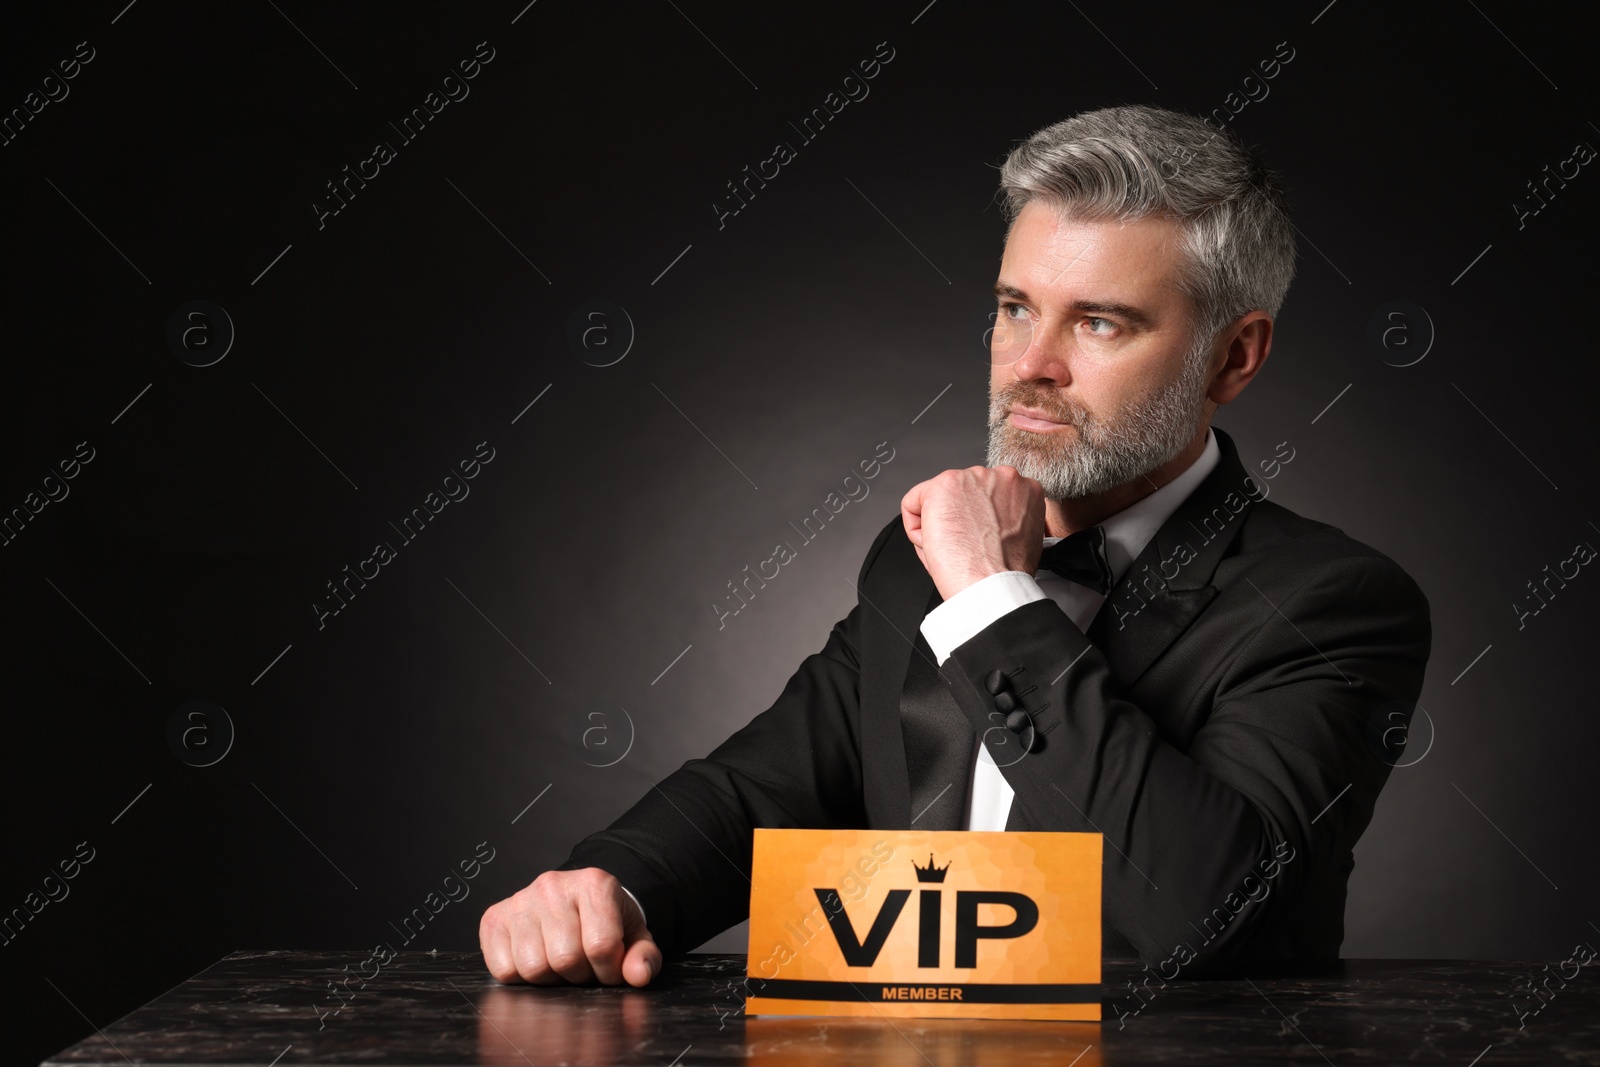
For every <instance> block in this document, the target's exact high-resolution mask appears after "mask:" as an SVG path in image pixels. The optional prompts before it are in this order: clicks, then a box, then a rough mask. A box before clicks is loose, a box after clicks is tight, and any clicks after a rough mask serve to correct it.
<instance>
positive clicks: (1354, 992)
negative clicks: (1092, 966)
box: [45, 951, 1600, 1067]
mask: <svg viewBox="0 0 1600 1067" xmlns="http://www.w3.org/2000/svg"><path fill="white" fill-rule="evenodd" d="M362 959H363V954H362V953H357V952H303V951H272V952H236V953H234V954H232V955H230V956H228V957H226V958H225V959H223V960H221V961H219V962H218V963H216V964H214V965H212V966H211V967H209V968H207V969H206V970H205V971H203V972H201V973H200V974H199V975H197V976H195V977H194V978H192V979H190V980H189V981H187V982H185V983H183V984H182V985H179V986H177V987H176V988H174V989H172V990H171V991H169V992H167V993H166V994H164V995H162V996H160V997H158V998H156V999H155V1000H153V1001H151V1002H150V1003H149V1004H147V1005H145V1006H144V1007H142V1008H140V1009H139V1010H137V1011H135V1012H133V1013H131V1014H130V1015H128V1016H127V1017H125V1018H123V1019H121V1020H119V1021H118V1022H116V1023H113V1024H112V1025H110V1026H107V1027H104V1028H103V1030H102V1031H101V1032H100V1034H98V1035H96V1036H93V1037H90V1038H88V1039H86V1040H84V1041H82V1042H80V1043H78V1044H77V1045H74V1046H73V1047H72V1048H69V1049H67V1050H66V1051H64V1052H62V1053H60V1054H59V1055H57V1056H55V1057H53V1058H51V1059H49V1060H46V1061H45V1063H46V1065H53V1064H63V1065H64V1064H78V1065H82V1064H104V1065H107V1067H110V1065H118V1067H122V1065H126V1064H130V1063H131V1064H146V1063H148V1064H191V1065H193V1064H216V1065H223V1064H227V1065H242V1064H260V1065H262V1067H267V1065H273V1064H276V1065H278V1067H289V1065H290V1064H298V1063H327V1064H357V1063H359V1064H408V1065H423V1064H427V1065H437V1067H443V1065H454V1064H509V1065H517V1067H533V1065H537V1067H545V1065H547V1064H572V1065H591V1064H592V1065H624V1064H626V1065H635V1064H637V1065H649V1067H690V1065H693V1064H749V1065H758V1067H780V1065H790V1064H808V1063H818V1062H827V1063H830V1064H856V1063H859V1064H872V1065H874V1067H902V1065H903V1067H946V1065H957V1064H960V1065H969V1064H971V1065H983V1064H1003V1065H1005V1067H1026V1065H1030V1064H1046V1063H1049V1064H1058V1065H1072V1067H1098V1065H1109V1064H1134V1063H1159V1064H1248V1063H1281V1062H1296V1063H1302V1064H1324V1063H1326V1064H1330V1065H1331V1064H1338V1065H1339V1067H1346V1065H1348V1064H1357V1063H1385V1064H1392V1063H1400V1062H1408V1063H1411V1062H1415V1063H1450V1064H1458V1065H1460V1067H1467V1065H1468V1064H1472V1063H1479V1064H1480V1067H1501V1065H1503V1064H1510V1063H1516V1064H1525V1063H1539V1064H1554V1063H1564V1064H1573V1063H1594V1064H1600V1010H1597V1009H1600V994H1597V990H1600V977H1597V976H1596V975H1595V974H1593V973H1591V972H1589V971H1588V970H1587V969H1585V970H1584V971H1582V972H1580V973H1578V974H1577V975H1576V976H1575V977H1572V978H1571V979H1570V980H1567V981H1565V982H1564V983H1563V981H1562V979H1561V978H1560V977H1559V976H1556V964H1555V963H1554V962H1552V963H1551V964H1550V965H1549V969H1548V970H1545V969H1544V967H1543V965H1541V964H1540V963H1538V962H1526V961H1515V962H1508V961H1492V962H1491V961H1477V960H1348V961H1344V962H1343V963H1342V964H1340V965H1338V966H1337V967H1335V968H1332V969H1323V970H1321V971H1319V972H1317V973H1310V972H1305V973H1301V974H1298V975H1293V974H1288V973H1279V974H1277V975H1265V974H1263V975H1254V976H1250V977H1246V978H1240V979H1228V980H1214V981H1184V980H1181V979H1180V980H1175V981H1171V982H1168V983H1166V986H1165V988H1162V987H1161V986H1160V984H1159V982H1156V981H1151V982H1150V983H1149V988H1150V990H1151V992H1149V993H1147V994H1145V999H1143V1000H1136V999H1135V998H1134V996H1133V994H1132V993H1131V992H1129V990H1128V988H1127V985H1126V983H1127V982H1128V981H1129V980H1130V979H1132V978H1134V977H1135V976H1142V972H1141V970H1140V967H1139V965H1138V964H1137V963H1136V962H1134V961H1122V960H1107V961H1106V963H1105V975H1104V977H1105V1001H1104V1003H1105V1014H1106V1018H1105V1021H1104V1022H1100V1023H1056V1022H998V1021H978V1020H970V1021H968V1020H926V1021H924V1020H916V1019H895V1020H893V1021H891V1020H889V1019H886V1018H883V1019H879V1018H864V1019H852V1018H839V1017H826V1018H825V1017H812V1018H778V1017H749V1018H747V1017H745V1016H744V1015H743V1013H742V1011H741V1006H742V1004H743V999H742V994H743V988H742V984H741V982H740V979H741V977H742V976H743V973H744V957H743V956H737V955H693V956H688V957H686V958H684V959H681V960H678V961H675V962H673V963H672V964H669V965H668V967H667V968H666V970H665V971H663V973H662V974H661V975H659V976H658V977H657V979H656V981H655V982H654V983H652V985H651V986H650V987H649V988H648V989H644V990H633V989H625V988H624V989H619V988H603V987H598V986H590V987H559V988H555V987H539V988H536V987H531V986H502V985H500V984H499V983H497V982H496V981H495V980H494V979H493V978H491V977H490V976H489V975H488V973H487V972H486V971H485V970H484V968H483V961H482V959H481V958H480V957H479V955H478V954H477V953H476V952H439V953H421V952H402V953H400V954H398V956H397V957H396V958H395V959H394V960H393V961H392V962H390V963H389V964H388V965H387V966H385V967H384V968H382V969H381V970H380V971H379V972H378V973H377V974H376V976H374V977H372V978H371V979H370V980H367V981H366V982H365V984H364V985H362V984H361V983H360V981H359V980H357V981H345V982H344V985H343V988H344V989H346V990H348V991H347V992H343V993H339V994H336V993H335V992H334V990H333V987H334V984H335V983H336V982H339V981H340V980H342V979H345V978H346V976H349V975H353V974H354V973H355V970H356V967H357V965H358V964H359V963H360V962H361V961H362ZM347 968H348V969H347ZM1547 976H1548V977H1550V980H1549V981H1548V982H1545V981H1544V979H1545V978H1546V977H1547ZM1529 977H1532V978H1533V979H1534V980H1535V981H1536V982H1539V983H1540V984H1541V988H1544V989H1547V990H1549V992H1548V993H1547V995H1546V997H1545V998H1544V999H1542V1000H1541V999H1537V998H1535V997H1534V996H1533V994H1532V993H1529V992H1519V990H1522V989H1524V988H1525V984H1524V979H1526V978H1529ZM1140 989H1141V991H1143V990H1144V989H1145V986H1144V985H1142V984H1141V986H1140ZM1119 993H1120V995H1119ZM1141 1005H1142V1006H1141ZM1541 1005H1542V1007H1541ZM1535 1008H1537V1009H1538V1011H1537V1013H1536V1014H1535V1013H1534V1009H1535ZM1519 1012H1520V1013H1525V1014H1522V1015H1521V1018H1520V1020H1519ZM1519 1022H1520V1024H1521V1025H1519ZM1480 1054H1482V1059H1481V1061H1480V1060H1475V1057H1479V1056H1480Z"/></svg>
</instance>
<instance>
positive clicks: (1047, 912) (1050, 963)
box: [745, 830, 1101, 1019]
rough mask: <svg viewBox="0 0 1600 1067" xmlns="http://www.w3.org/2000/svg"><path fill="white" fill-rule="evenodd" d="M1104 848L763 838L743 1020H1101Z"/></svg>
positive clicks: (783, 834)
mask: <svg viewBox="0 0 1600 1067" xmlns="http://www.w3.org/2000/svg"><path fill="white" fill-rule="evenodd" d="M1100 843H1101V838H1100V835H1099V834H1076V833H1021V832H1016V833H1013V832H1004V833H999V832H987V831H964V830H948V831H944V830H940V831H891V830H757V831H756V832H755V857H754V864H753V872H752V875H753V876H752V879H751V890H750V954H749V968H748V969H749V989H750V993H751V996H750V997H749V998H747V1000H746V1001H745V1010H746V1011H747V1012H748V1013H749V1014H752V1015H902V1016H903V1015H921V1016H937V1017H944V1018H987V1019H1098V1018H1100Z"/></svg>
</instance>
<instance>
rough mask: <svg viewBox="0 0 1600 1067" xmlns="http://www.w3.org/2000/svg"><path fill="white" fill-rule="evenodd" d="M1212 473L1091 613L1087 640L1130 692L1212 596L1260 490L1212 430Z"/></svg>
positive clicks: (1228, 442)
mask: <svg viewBox="0 0 1600 1067" xmlns="http://www.w3.org/2000/svg"><path fill="white" fill-rule="evenodd" d="M1212 431H1213V432H1214V433H1215V434H1216V435H1217V446H1218V449H1219V451H1220V453H1221V454H1220V456H1219V457H1218V460H1217V465H1216V466H1215V467H1214V468H1212V471H1211V473H1210V474H1209V475H1207V476H1206V478H1205V480H1204V481H1202V482H1201V483H1200V484H1199V485H1198V486H1196V487H1195V490H1194V492H1192V493H1190V494H1189V496H1188V498H1187V499H1186V500H1184V501H1183V503H1181V504H1179V505H1178V507H1177V509H1176V510H1175V511H1173V513H1172V514H1171V515H1170V516H1169V517H1168V518H1167V521H1166V522H1164V523H1162V525H1161V528H1160V529H1159V530H1157V531H1156V535H1155V536H1154V537H1152V538H1151V539H1150V542H1149V544H1147V545H1145V547H1144V549H1143V551H1141V552H1140V553H1139V558H1138V559H1136V560H1134V561H1133V563H1132V565H1130V566H1129V567H1128V570H1127V572H1126V573H1125V574H1123V576H1122V578H1121V580H1120V581H1118V582H1117V585H1116V587H1115V588H1113V589H1112V590H1111V595H1110V596H1108V597H1107V598H1106V601H1105V603H1104V604H1102V605H1101V607H1100V610H1099V611H1098V612H1096V613H1095V617H1094V621H1093V622H1092V623H1091V624H1090V625H1089V631H1088V633H1087V635H1086V636H1087V637H1088V638H1089V640H1090V641H1092V642H1093V643H1094V644H1095V645H1096V646H1098V647H1099V648H1100V650H1101V651H1102V652H1103V653H1105V657H1106V660H1107V661H1108V662H1109V663H1110V665H1111V672H1112V674H1113V675H1115V676H1116V678H1117V680H1118V682H1120V683H1121V684H1122V686H1123V687H1124V688H1132V687H1133V685H1134V684H1135V683H1136V682H1137V681H1138V680H1139V679H1140V677H1142V676H1143V674H1144V672H1145V671H1147V670H1148V669H1149V668H1150V665H1151V664H1152V663H1154V662H1155V661H1156V659H1157V658H1159V657H1160V656H1161V654H1162V653H1163V652H1165V651H1166V650H1167V649H1168V648H1169V647H1171V645H1172V643H1173V641H1175V640H1177V638H1178V635H1179V634H1181V633H1183V631H1185V630H1187V629H1188V628H1189V625H1190V624H1191V623H1192V622H1194V620H1195V617H1196V616H1197V615H1199V614H1200V612H1201V611H1202V610H1203V609H1204V608H1205V606H1206V605H1207V604H1209V603H1210V602H1211V599H1212V598H1213V597H1214V596H1216V595H1217V590H1216V587H1215V586H1213V585H1212V584H1211V578H1212V576H1213V575H1214V574H1215V573H1216V570H1217V565H1218V564H1219V563H1220V562H1221V561H1222V557H1223V555H1224V554H1225V553H1226V552H1227V550H1228V546H1229V545H1230V544H1232V543H1233V540H1234V538H1235V537H1237V536H1238V534H1239V531H1240V529H1242V528H1243V526H1244V521H1245V518H1246V516H1247V515H1248V514H1249V512H1250V508H1251V507H1252V506H1253V504H1254V503H1255V501H1256V500H1257V499H1260V498H1261V491H1260V485H1259V484H1258V483H1257V482H1256V481H1255V480H1254V479H1252V478H1251V477H1250V476H1249V474H1248V473H1246V471H1245V469H1244V466H1243V465H1242V464H1241V463H1240V462H1239V452H1238V449H1237V448H1236V447H1235V446H1234V443H1233V439H1232V438H1231V437H1229V436H1228V435H1227V434H1226V433H1224V432H1223V431H1222V430H1220V429H1217V428H1216V427H1212Z"/></svg>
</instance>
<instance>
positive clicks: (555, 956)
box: [545, 945, 583, 971]
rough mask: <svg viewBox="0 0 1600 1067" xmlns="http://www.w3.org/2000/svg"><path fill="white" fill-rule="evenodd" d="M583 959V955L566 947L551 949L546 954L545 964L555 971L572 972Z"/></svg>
mask: <svg viewBox="0 0 1600 1067" xmlns="http://www.w3.org/2000/svg"><path fill="white" fill-rule="evenodd" d="M582 959H583V953H581V952H579V951H578V950H577V949H575V948H572V947H570V946H566V945H563V946H562V947H560V948H555V949H551V950H549V951H548V952H547V953H546V954H545V963H546V964H547V965H548V966H549V967H550V969H551V970H554V971H567V970H571V969H572V968H574V967H576V966H577V964H578V962H579V961H580V960H582Z"/></svg>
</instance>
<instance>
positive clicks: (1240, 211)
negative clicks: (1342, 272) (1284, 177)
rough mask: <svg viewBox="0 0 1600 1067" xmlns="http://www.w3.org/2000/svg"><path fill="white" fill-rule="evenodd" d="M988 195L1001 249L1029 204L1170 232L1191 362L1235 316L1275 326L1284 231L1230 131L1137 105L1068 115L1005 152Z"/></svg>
mask: <svg viewBox="0 0 1600 1067" xmlns="http://www.w3.org/2000/svg"><path fill="white" fill-rule="evenodd" d="M1000 188H1001V189H1002V190H1003V191H1004V192H1005V197H1006V200H1005V212H1006V218H1007V226H1006V235H1007V237H1009V236H1010V234H1011V226H1012V225H1014V224H1015V223H1016V220H1017V216H1018V215H1019V214H1021V212H1022V208H1023V205H1025V204H1027V203H1028V201H1030V200H1033V199H1034V198H1036V197H1037V198H1040V199H1041V200H1043V201H1046V202H1048V203H1049V204H1050V205H1051V206H1052V207H1054V208H1056V209H1057V210H1058V211H1059V212H1061V213H1063V214H1065V215H1067V216H1070V217H1072V218H1075V219H1081V220H1084V221H1095V222H1099V221H1113V220H1114V221H1120V222H1135V221H1137V220H1139V219H1143V218H1147V217H1150V216H1156V217H1161V218H1168V219H1172V220H1174V221H1175V222H1177V223H1178V224H1179V226H1180V228H1181V230H1182V233H1183V252H1184V260H1185V262H1184V264H1183V267H1182V269H1181V273H1180V280H1179V286H1180V288H1181V289H1182V290H1183V292H1184V293H1186V294H1187V295H1188V296H1189V298H1190V299H1191V300H1193V301H1194V304H1195V308H1196V316H1195V318H1196V321H1195V322H1194V324H1193V327H1194V344H1195V348H1196V350H1197V351H1199V350H1206V349H1209V346H1210V344H1211V342H1212V341H1214V340H1215V339H1216V337H1217V335H1218V334H1219V333H1221V331H1222V330H1223V329H1224V328H1225V327H1227V326H1228V325H1229V324H1230V323H1232V322H1233V321H1234V320H1235V319H1237V318H1239V317H1240V316H1241V315H1244V314H1246V313H1247V312H1250V311H1254V310H1257V309H1260V310H1263V311H1265V312H1266V313H1267V314H1269V315H1271V316H1272V317H1274V318H1276V317H1277V314H1278V308H1279V307H1281V306H1282V305H1283V298H1284V294H1285V293H1287V292H1288V290H1289V282H1290V280H1291V279H1293V278H1294V257H1295V240H1294V237H1295V231H1294V227H1293V225H1292V224H1291V223H1290V221H1289V213H1288V210H1289V205H1288V200H1287V198H1286V197H1285V196H1284V193H1283V189H1282V188H1281V187H1280V185H1279V184H1278V180H1277V176H1276V175H1275V174H1274V173H1273V172H1272V170H1271V169H1270V168H1269V167H1268V166H1267V164H1266V161H1265V160H1264V159H1263V158H1262V156H1261V154H1260V153H1259V152H1258V151H1256V150H1255V149H1253V148H1249V147H1246V145H1245V143H1244V142H1243V140H1241V139H1240V137H1239V135H1238V134H1237V133H1235V132H1234V131H1233V130H1232V129H1230V128H1227V127H1217V126H1213V125H1211V124H1210V123H1208V122H1206V121H1205V120H1203V119H1199V118H1196V117H1195V116H1193V115H1186V114H1183V113H1182V112H1178V111H1168V110H1165V109H1162V108H1155V107H1146V106H1143V105H1131V106H1127V107H1108V108H1101V109H1099V110H1097V111H1085V112H1083V113H1082V114H1079V115H1074V116H1073V117H1072V118H1070V119H1066V120H1065V121H1062V122H1058V123H1056V124H1054V125H1053V126H1046V127H1045V128H1044V129H1042V130H1039V131H1038V132H1037V133H1035V134H1034V135H1033V136H1031V137H1029V138H1028V139H1027V140H1026V141H1024V142H1022V143H1021V144H1019V145H1017V147H1016V148H1015V149H1013V150H1012V152H1011V154H1010V155H1009V156H1007V157H1006V161H1005V164H1004V165H1003V166H1002V167H1001V168H1000Z"/></svg>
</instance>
